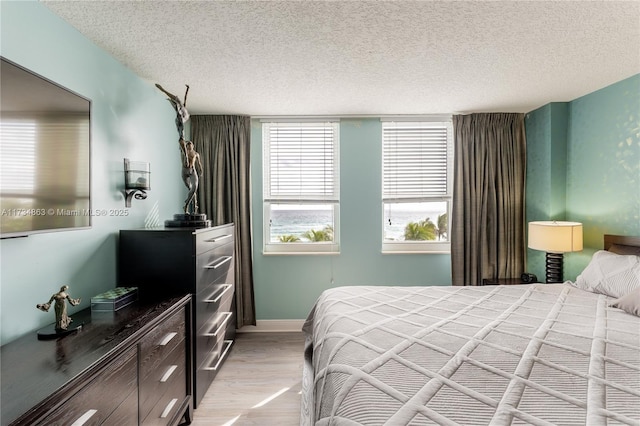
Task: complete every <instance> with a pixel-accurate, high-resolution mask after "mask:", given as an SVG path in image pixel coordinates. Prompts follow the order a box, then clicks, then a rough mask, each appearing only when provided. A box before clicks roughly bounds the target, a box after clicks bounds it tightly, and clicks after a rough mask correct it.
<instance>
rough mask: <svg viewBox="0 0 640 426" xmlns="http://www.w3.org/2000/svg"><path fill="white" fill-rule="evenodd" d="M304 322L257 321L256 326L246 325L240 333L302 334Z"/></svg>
mask: <svg viewBox="0 0 640 426" xmlns="http://www.w3.org/2000/svg"><path fill="white" fill-rule="evenodd" d="M303 324H304V320H257V321H256V325H245V326H244V327H242V328H240V329H239V330H237V332H238V333H272V332H301V331H302V325H303Z"/></svg>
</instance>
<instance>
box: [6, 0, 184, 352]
mask: <svg viewBox="0 0 640 426" xmlns="http://www.w3.org/2000/svg"><path fill="white" fill-rule="evenodd" d="M0 15H1V21H0V30H1V34H0V36H1V37H0V40H1V41H0V43H1V44H0V48H1V50H0V54H1V55H2V56H4V57H6V58H7V59H10V60H12V61H14V62H16V63H18V64H20V65H22V66H24V67H26V68H28V69H31V70H32V71H34V72H36V73H39V74H41V75H43V76H45V77H47V78H49V79H51V80H53V81H56V82H58V83H60V84H62V85H63V86H66V87H68V88H69V89H71V90H73V91H75V92H77V93H80V94H81V95H83V96H85V97H87V98H89V99H91V100H92V111H91V112H92V123H91V124H92V127H91V132H92V146H91V148H92V152H91V158H92V160H91V179H92V181H91V189H92V197H93V199H92V203H93V206H92V207H93V208H94V209H107V210H110V209H115V210H122V209H124V198H123V195H122V193H121V191H122V188H123V180H124V178H123V174H124V173H123V158H125V157H127V158H130V159H132V160H139V161H148V162H150V163H151V172H152V173H151V188H152V189H151V191H150V192H149V197H148V198H147V200H145V201H139V200H133V203H132V208H130V209H128V211H127V212H128V216H126V217H121V216H107V217H94V218H93V227H92V228H91V229H89V230H78V231H67V232H56V233H49V234H38V235H32V236H29V237H27V238H18V239H9V240H1V241H0V262H1V265H0V266H1V272H0V285H1V291H0V307H1V310H0V324H1V328H0V338H1V342H2V343H6V342H8V341H10V340H13V339H14V338H16V337H18V336H20V335H22V334H24V333H27V332H30V331H32V330H36V329H38V328H40V327H42V326H45V325H47V324H49V323H51V322H53V321H54V314H53V309H52V310H51V311H50V312H49V313H43V312H41V311H39V310H37V309H36V308H35V305H36V304H37V303H42V302H46V301H48V299H49V297H50V296H51V294H53V293H54V292H56V291H57V290H58V289H59V288H60V286H61V285H63V284H67V285H69V287H70V293H71V295H72V296H73V297H81V298H82V304H81V305H79V306H77V307H75V308H72V309H71V312H72V313H73V312H75V311H77V310H78V309H83V308H86V307H88V306H89V301H90V298H91V296H94V295H96V294H99V293H101V292H103V291H105V290H108V289H110V288H113V287H115V286H116V245H117V232H118V230H119V229H124V228H140V227H143V226H144V221H145V218H147V217H149V218H153V217H157V218H159V220H160V221H162V220H164V219H166V218H170V217H171V216H172V215H173V213H176V212H179V211H180V207H181V205H182V200H183V198H184V197H185V192H184V190H183V188H182V181H181V178H180V156H179V151H178V147H177V139H176V135H177V133H176V129H175V124H174V118H175V113H174V111H173V109H172V107H171V105H170V104H169V102H167V101H166V99H165V96H164V95H162V94H161V93H159V92H158V90H157V89H155V87H154V86H153V84H151V83H149V82H146V81H143V80H142V79H140V78H139V77H137V76H136V75H135V74H133V73H132V72H131V71H130V70H129V69H127V68H126V67H124V66H123V65H122V64H120V63H119V62H117V61H115V60H114V59H113V58H112V57H111V56H110V55H108V54H107V53H106V52H104V51H103V50H101V49H100V48H98V47H97V46H95V45H94V44H92V43H91V42H90V41H89V40H87V39H86V38H84V37H83V36H82V35H81V34H80V33H78V32H77V31H76V30H75V29H74V28H72V27H71V26H69V25H68V24H66V23H65V22H64V21H62V20H61V19H59V18H58V17H57V16H55V15H54V14H53V13H51V12H50V11H49V9H47V8H46V7H45V6H43V5H41V4H40V3H38V2H35V1H27V2H7V1H2V2H0ZM34 338H35V336H34Z"/></svg>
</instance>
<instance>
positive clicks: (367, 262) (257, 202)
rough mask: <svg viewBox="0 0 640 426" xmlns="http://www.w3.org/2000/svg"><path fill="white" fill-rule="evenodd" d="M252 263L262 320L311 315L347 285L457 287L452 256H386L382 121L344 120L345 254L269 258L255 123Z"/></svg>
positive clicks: (342, 248)
mask: <svg viewBox="0 0 640 426" xmlns="http://www.w3.org/2000/svg"><path fill="white" fill-rule="evenodd" d="M251 162H252V165H251V174H252V186H253V194H252V197H253V199H252V202H253V244H254V246H253V260H254V270H253V271H254V285H255V296H256V314H257V318H258V319H259V320H265V319H302V318H306V316H307V315H308V313H309V310H310V309H311V306H312V305H313V302H315V300H316V299H317V297H318V296H319V295H320V293H321V292H322V291H323V290H325V289H327V288H331V287H336V286H341V285H409V286H412V285H451V267H450V256H449V255H448V254H382V253H381V245H382V204H381V191H382V183H381V182H382V165H381V164H382V124H381V122H380V120H379V119H375V118H366V119H343V120H341V122H340V254H337V255H327V254H325V255H264V254H262V247H263V226H262V218H263V212H262V126H261V123H260V121H259V120H253V121H252V131H251Z"/></svg>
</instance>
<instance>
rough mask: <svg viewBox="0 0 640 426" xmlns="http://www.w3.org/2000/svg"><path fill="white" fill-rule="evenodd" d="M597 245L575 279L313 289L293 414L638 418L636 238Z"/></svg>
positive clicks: (543, 421)
mask: <svg viewBox="0 0 640 426" xmlns="http://www.w3.org/2000/svg"><path fill="white" fill-rule="evenodd" d="M605 248H606V251H604V250H603V251H597V252H596V253H595V254H594V255H593V258H592V259H591V260H590V262H589V265H588V266H587V267H586V268H585V270H584V271H583V272H582V273H581V274H580V276H579V277H578V278H577V279H576V282H575V283H574V282H566V283H562V284H529V285H512V286H481V287H440V286H433V287H391V286H389V287H379V286H354V287H338V288H334V289H330V290H326V291H325V292H323V293H322V295H321V296H320V297H319V298H318V300H317V302H316V303H315V305H314V306H313V308H312V310H311V312H310V314H309V317H308V318H307V321H306V322H305V325H304V328H303V331H304V333H305V334H306V344H305V367H304V373H303V390H302V404H301V424H302V425H315V426H321V425H392V426H396V425H431V424H440V425H485V424H491V425H511V424H533V425H551V424H560V425H571V424H579V425H584V424H587V425H606V424H630V425H640V317H639V316H637V315H640V308H639V307H638V304H639V302H638V301H639V300H640V237H620V236H611V235H607V236H605ZM634 309H635V311H634ZM634 312H635V315H634Z"/></svg>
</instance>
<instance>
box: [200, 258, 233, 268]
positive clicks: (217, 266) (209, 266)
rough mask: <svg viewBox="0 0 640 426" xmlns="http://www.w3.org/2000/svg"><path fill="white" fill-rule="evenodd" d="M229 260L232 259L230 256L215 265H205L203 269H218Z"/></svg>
mask: <svg viewBox="0 0 640 426" xmlns="http://www.w3.org/2000/svg"><path fill="white" fill-rule="evenodd" d="M231 259H233V257H232V256H224V257H222V258H221V259H220V260H219V261H218V262H217V263H213V262H212V263H210V264H208V265H205V267H204V269H218V268H219V267H221V266H222V265H224V264H225V263H227V262H228V261H230V260H231Z"/></svg>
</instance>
